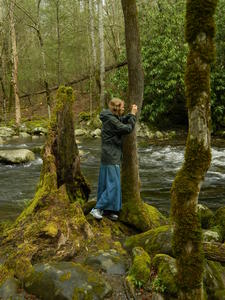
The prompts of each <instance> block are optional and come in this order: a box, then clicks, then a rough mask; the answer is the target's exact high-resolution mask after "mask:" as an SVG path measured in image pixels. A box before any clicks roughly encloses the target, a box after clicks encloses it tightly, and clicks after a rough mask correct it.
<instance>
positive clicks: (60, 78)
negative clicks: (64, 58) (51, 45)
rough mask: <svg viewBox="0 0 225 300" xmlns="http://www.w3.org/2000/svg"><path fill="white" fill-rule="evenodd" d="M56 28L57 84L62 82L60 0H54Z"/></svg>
mask: <svg viewBox="0 0 225 300" xmlns="http://www.w3.org/2000/svg"><path fill="white" fill-rule="evenodd" d="M55 5H56V29H57V77H58V85H60V84H61V82H62V70H61V35H60V20H59V9H60V0H56V3H55Z"/></svg>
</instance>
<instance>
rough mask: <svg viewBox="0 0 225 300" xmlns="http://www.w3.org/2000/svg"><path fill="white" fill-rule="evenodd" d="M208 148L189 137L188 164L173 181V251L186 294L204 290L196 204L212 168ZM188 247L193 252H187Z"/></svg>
mask: <svg viewBox="0 0 225 300" xmlns="http://www.w3.org/2000/svg"><path fill="white" fill-rule="evenodd" d="M210 161H211V153H210V150H209V149H205V147H204V146H203V145H202V144H201V143H199V142H198V141H197V140H195V139H191V138H190V136H189V137H188V140H187V146H186V152H185V162H184V164H183V166H182V168H181V170H180V171H179V172H178V173H177V176H176V178H175V180H174V182H173V185H172V189H171V196H172V218H173V221H174V223H175V228H174V236H173V250H174V255H175V257H176V258H177V268H178V277H177V279H178V283H179V285H180V288H181V289H182V290H183V291H184V290H185V291H187V290H189V291H190V290H191V289H193V290H194V289H198V288H200V287H201V282H202V272H203V250H202V244H201V241H202V233H201V226H200V220H199V216H198V214H197V203H196V200H195V199H196V198H198V194H199V190H200V186H199V184H200V182H202V181H203V179H204V175H205V173H206V171H207V170H208V168H209V165H210ZM186 247H188V248H189V249H190V250H189V251H188V250H187V249H186Z"/></svg>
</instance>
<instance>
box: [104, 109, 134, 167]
mask: <svg viewBox="0 0 225 300" xmlns="http://www.w3.org/2000/svg"><path fill="white" fill-rule="evenodd" d="M100 120H101V121H102V152H101V163H102V164H104V165H117V164H120V162H121V159H122V137H123V135H125V134H128V133H130V132H131V131H132V130H133V129H134V126H135V123H136V117H135V116H134V115H132V114H127V115H126V116H123V117H118V116H116V115H114V114H113V113H112V112H111V111H110V110H109V109H105V110H103V111H102V112H101V114H100Z"/></svg>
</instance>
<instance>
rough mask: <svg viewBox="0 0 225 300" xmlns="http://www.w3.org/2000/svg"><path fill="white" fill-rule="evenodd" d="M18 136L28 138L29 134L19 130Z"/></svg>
mask: <svg viewBox="0 0 225 300" xmlns="http://www.w3.org/2000/svg"><path fill="white" fill-rule="evenodd" d="M19 137H20V138H29V137H31V135H30V134H29V133H27V132H23V131H22V132H20V134H19Z"/></svg>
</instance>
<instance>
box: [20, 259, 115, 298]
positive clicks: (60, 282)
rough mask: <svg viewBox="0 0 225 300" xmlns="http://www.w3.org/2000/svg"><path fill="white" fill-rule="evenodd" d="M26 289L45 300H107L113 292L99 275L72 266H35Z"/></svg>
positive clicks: (53, 264)
mask: <svg viewBox="0 0 225 300" xmlns="http://www.w3.org/2000/svg"><path fill="white" fill-rule="evenodd" d="M24 288H25V290H26V291H28V292H29V293H31V294H33V295H35V296H37V297H38V298H40V299H43V300H54V299H63V300H67V299H68V300H73V299H76V300H79V299H80V300H82V299H96V300H97V299H105V298H106V297H107V296H110V295H111V292H112V290H111V287H110V285H109V284H108V283H106V282H105V281H104V280H103V279H102V277H100V275H98V274H97V273H96V272H93V271H91V270H90V269H88V268H87V267H84V266H82V265H81V264H75V263H73V262H58V263H46V264H41V263H40V264H37V265H34V267H33V272H32V273H31V274H30V275H29V276H28V277H27V278H26V279H25V284H24Z"/></svg>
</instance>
